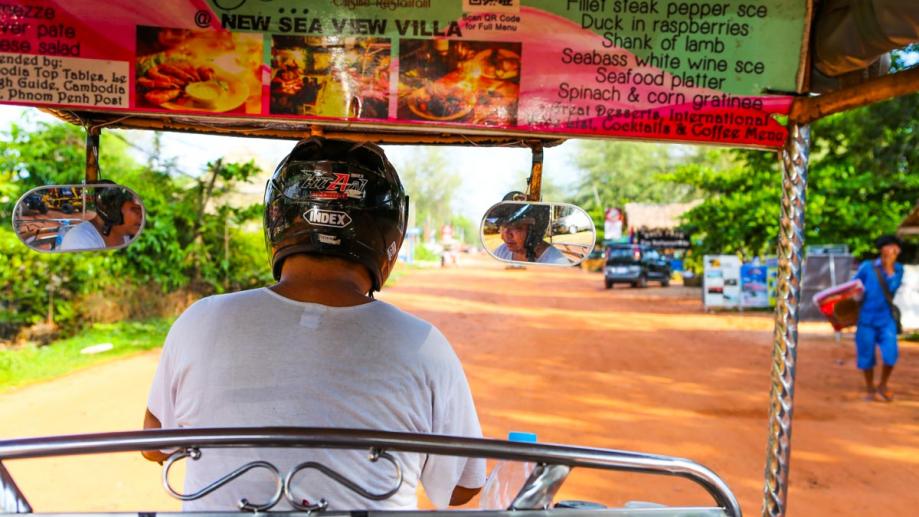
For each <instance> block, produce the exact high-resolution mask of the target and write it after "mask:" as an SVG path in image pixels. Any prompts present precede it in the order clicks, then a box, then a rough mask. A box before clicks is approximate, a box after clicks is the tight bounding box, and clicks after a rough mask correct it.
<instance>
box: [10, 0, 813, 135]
mask: <svg viewBox="0 0 919 517" xmlns="http://www.w3.org/2000/svg"><path fill="white" fill-rule="evenodd" d="M807 9H808V6H807V4H806V3H805V2H801V1H800V0H742V1H737V0H730V1H725V2H718V3H714V2H711V1H709V0H437V1H433V0H327V1H318V0H317V1H312V2H301V1H296V0H158V1H156V2H154V1H134V0H132V1H128V0H66V1H65V0H0V102H2V103H10V104H25V105H41V106H61V107H68V108H87V109H97V110H112V111H130V112H143V113H157V112H161V113H164V114H172V113H195V114H202V113H203V114H208V115H213V116H224V115H231V116H233V117H237V118H245V117H247V116H251V117H257V118H259V119H265V118H269V119H271V118H275V119H295V120H296V119H304V120H315V121H362V122H370V123H374V124H377V125H384V126H385V125H387V124H394V125H396V124H397V125H400V126H403V127H404V126H406V125H414V126H420V127H425V128H428V127H429V128H430V129H432V130H436V129H438V128H442V127H444V128H445V127H449V128H454V129H459V130H462V128H470V129H473V128H474V129H475V130H477V131H483V130H484V131H492V132H494V133H498V134H500V133H509V132H513V133H530V134H535V135H557V136H608V137H628V138H638V139H651V140H665V141H683V142H708V143H719V144H726V145H739V146H753V147H765V148H778V147H781V146H782V145H783V144H784V141H785V138H786V135H787V130H786V128H785V126H784V125H783V124H782V123H781V120H782V117H781V116H782V115H787V113H788V111H789V109H790V105H791V99H792V97H791V94H792V93H793V92H795V91H796V90H797V89H798V77H799V75H800V74H799V72H800V70H799V67H800V63H799V56H800V55H801V48H802V44H803V43H802V42H803V41H804V39H803V35H804V34H805V31H806V19H807Z"/></svg>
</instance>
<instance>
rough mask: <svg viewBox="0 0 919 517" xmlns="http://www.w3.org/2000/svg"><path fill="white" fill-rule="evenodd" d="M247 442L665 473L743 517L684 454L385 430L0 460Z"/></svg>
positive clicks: (721, 486) (72, 447)
mask: <svg viewBox="0 0 919 517" xmlns="http://www.w3.org/2000/svg"><path fill="white" fill-rule="evenodd" d="M253 446H254V447H292V448H298V447H299V448H323V449H362V448H367V449H378V450H397V451H404V452H416V453H423V454H440V455H445V456H466V457H480V458H495V459H505V460H516V461H528V462H533V463H545V464H547V465H566V466H568V467H584V468H592V469H601V470H619V471H628V472H640V473H646V474H659V475H671V476H677V477H682V478H686V479H689V480H690V481H693V482H694V483H696V484H698V485H700V486H702V487H703V488H704V489H705V490H706V491H707V492H708V493H709V495H711V496H712V498H713V499H714V500H715V503H716V504H717V505H718V506H719V507H721V508H722V509H723V510H724V511H725V512H726V513H727V514H728V515H729V516H731V517H740V516H741V515H742V514H741V509H740V504H739V503H738V502H737V499H736V498H735V497H734V494H733V493H732V492H731V490H730V488H728V486H727V484H725V482H724V481H723V480H721V478H719V477H718V475H717V474H715V473H714V472H712V471H711V470H709V469H708V468H706V467H704V466H702V465H700V464H698V463H695V462H693V461H690V460H687V459H683V458H675V457H670V456H658V455H653V454H643V453H638V452H629V451H619V450H612V449H592V448H587V447H573V446H567V445H551V444H545V443H518V442H506V441H503V440H489V439H480V438H465V437H457V436H442V435H430V434H417V433H401V432H391V431H371V430H363V429H328V428H315V427H233V428H231V427H225V428H204V429H157V430H145V431H126V432H117V433H99V434H82V435H69V436H48V437H39V438H21V439H13V440H2V441H0V462H2V461H4V460H18V459H27V458H41V457H48V456H67V455H80V454H100V453H109V452H130V451H143V450H163V449H184V448H188V447H195V448H233V447H253ZM2 481H3V480H0V482H2ZM5 488H6V487H5V486H0V491H2V490H3V489H5ZM4 511H6V510H4Z"/></svg>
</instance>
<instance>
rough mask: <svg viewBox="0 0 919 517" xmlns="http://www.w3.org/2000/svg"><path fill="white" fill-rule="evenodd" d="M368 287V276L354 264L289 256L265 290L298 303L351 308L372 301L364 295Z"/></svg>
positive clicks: (302, 256)
mask: <svg viewBox="0 0 919 517" xmlns="http://www.w3.org/2000/svg"><path fill="white" fill-rule="evenodd" d="M371 286H372V282H371V280H370V273H369V272H368V271H367V269H366V268H365V267H364V266H362V265H360V264H357V263H355V262H351V261H349V260H345V259H339V258H332V257H317V256H312V255H293V256H291V257H288V258H286V259H285V260H284V266H283V269H282V270H281V279H280V280H279V281H278V283H277V284H275V285H273V286H271V287H270V288H269V289H271V290H272V291H274V292H276V293H278V294H280V295H281V296H283V297H285V298H290V299H291V300H296V301H299V302H311V303H319V304H322V305H328V306H331V307H351V306H354V305H362V304H365V303H369V302H371V301H373V300H372V299H371V298H370V297H369V296H368V295H367V293H368V292H370V288H371Z"/></svg>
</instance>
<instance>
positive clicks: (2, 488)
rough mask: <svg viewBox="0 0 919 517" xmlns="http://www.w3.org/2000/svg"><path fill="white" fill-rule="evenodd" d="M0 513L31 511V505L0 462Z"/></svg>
mask: <svg viewBox="0 0 919 517" xmlns="http://www.w3.org/2000/svg"><path fill="white" fill-rule="evenodd" d="M0 513H32V507H31V506H29V502H28V501H26V498H25V496H24V495H22V492H21V491H20V490H19V487H17V486H16V482H15V481H13V476H11V475H10V473H9V471H7V470H6V467H4V466H3V463H2V462H0Z"/></svg>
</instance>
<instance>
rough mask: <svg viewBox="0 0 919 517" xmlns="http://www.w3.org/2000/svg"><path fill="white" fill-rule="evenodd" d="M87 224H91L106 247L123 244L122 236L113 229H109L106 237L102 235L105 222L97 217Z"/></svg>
mask: <svg viewBox="0 0 919 517" xmlns="http://www.w3.org/2000/svg"><path fill="white" fill-rule="evenodd" d="M89 222H90V223H92V225H93V227H94V228H95V229H96V231H97V232H99V236H100V237H102V241H103V242H105V246H106V247H112V246H119V245H121V244H123V243H124V235H122V234H120V233H118V232H117V231H115V228H111V229H109V233H108V235H105V234H104V233H103V231H104V230H105V221H103V220H102V218H101V217H99V216H98V215H97V216H96V217H93V218H92V219H90V220H89Z"/></svg>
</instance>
